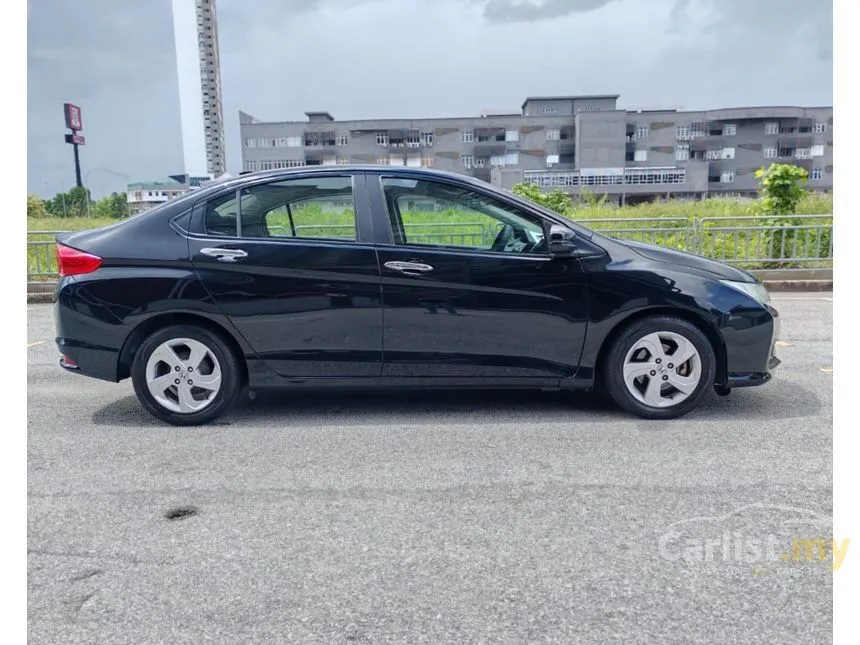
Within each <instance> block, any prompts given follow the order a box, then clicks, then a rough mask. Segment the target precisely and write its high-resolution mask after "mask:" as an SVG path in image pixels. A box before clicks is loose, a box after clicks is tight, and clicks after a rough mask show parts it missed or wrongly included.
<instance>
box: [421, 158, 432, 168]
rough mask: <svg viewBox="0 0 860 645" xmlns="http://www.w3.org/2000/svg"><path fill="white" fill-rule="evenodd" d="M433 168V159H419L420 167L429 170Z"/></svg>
mask: <svg viewBox="0 0 860 645" xmlns="http://www.w3.org/2000/svg"><path fill="white" fill-rule="evenodd" d="M432 166H433V157H421V167H422V168H431V167H432Z"/></svg>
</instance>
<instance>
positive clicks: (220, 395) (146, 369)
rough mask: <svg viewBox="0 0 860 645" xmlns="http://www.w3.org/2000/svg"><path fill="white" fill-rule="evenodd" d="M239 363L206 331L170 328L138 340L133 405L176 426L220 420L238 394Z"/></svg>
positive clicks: (183, 326) (222, 344) (213, 334)
mask: <svg viewBox="0 0 860 645" xmlns="http://www.w3.org/2000/svg"><path fill="white" fill-rule="evenodd" d="M239 360H240V359H239V358H238V357H237V356H236V355H235V353H234V352H233V350H232V349H231V348H230V346H229V345H227V343H225V342H224V341H223V340H222V339H221V338H220V337H219V336H218V335H217V334H215V333H213V332H211V331H209V330H208V329H204V328H202V327H197V326H196V325H188V324H184V325H171V326H169V327H164V328H163V329H159V330H157V331H155V332H153V333H152V334H151V335H150V336H149V337H148V338H147V339H146V340H144V341H143V343H142V344H141V346H140V349H139V350H138V351H137V354H136V355H135V357H134V362H133V363H132V369H131V378H132V383H133V384H134V391H135V394H137V398H138V400H139V401H140V402H141V404H142V405H143V407H144V408H146V410H147V411H148V412H149V413H150V414H152V415H153V416H154V417H156V418H157V419H160V420H161V421H165V422H167V423H170V424H172V425H176V426H192V425H202V424H205V423H208V422H210V421H212V420H213V419H216V418H217V417H219V416H221V414H223V413H224V412H225V411H226V410H227V409H228V408H229V407H230V406H231V405H232V404H233V403H234V402H235V400H236V398H237V396H238V395H239V392H240V390H241V386H242V370H241V364H240V362H239ZM195 363H196V364H195ZM189 368H190V369H189ZM195 378H196V379H197V383H196V384H195V383H194V379H195ZM177 381H179V384H178V385H177V383H176V382H177ZM150 384H152V386H150ZM154 392H155V393H154ZM180 395H181V396H180Z"/></svg>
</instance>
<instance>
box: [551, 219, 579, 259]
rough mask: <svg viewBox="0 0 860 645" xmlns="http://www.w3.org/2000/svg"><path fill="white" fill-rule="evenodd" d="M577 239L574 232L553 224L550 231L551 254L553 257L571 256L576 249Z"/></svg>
mask: <svg viewBox="0 0 860 645" xmlns="http://www.w3.org/2000/svg"><path fill="white" fill-rule="evenodd" d="M575 239H576V233H574V232H573V231H572V230H570V229H569V228H567V227H566V226H562V225H561V224H553V225H552V226H550V229H549V252H550V253H551V254H552V255H571V254H572V253H573V252H574V250H575V249H576V244H575V243H574V240H575Z"/></svg>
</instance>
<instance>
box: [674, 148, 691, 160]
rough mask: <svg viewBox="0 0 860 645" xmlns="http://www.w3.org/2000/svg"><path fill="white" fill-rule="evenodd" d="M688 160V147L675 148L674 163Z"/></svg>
mask: <svg viewBox="0 0 860 645" xmlns="http://www.w3.org/2000/svg"><path fill="white" fill-rule="evenodd" d="M689 159H690V146H689V145H686V144H680V145H677V146H675V161H687V160H689Z"/></svg>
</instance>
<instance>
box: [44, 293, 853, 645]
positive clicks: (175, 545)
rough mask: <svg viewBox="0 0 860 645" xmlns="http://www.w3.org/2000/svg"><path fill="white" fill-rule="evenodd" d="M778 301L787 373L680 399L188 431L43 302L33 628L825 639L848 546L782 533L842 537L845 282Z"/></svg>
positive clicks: (383, 403) (384, 400)
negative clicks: (837, 501)
mask: <svg viewBox="0 0 860 645" xmlns="http://www.w3.org/2000/svg"><path fill="white" fill-rule="evenodd" d="M776 299H777V306H778V308H779V309H780V311H781V312H782V315H783V333H782V337H783V342H782V343H781V344H780V348H779V351H780V354H781V356H782V358H783V360H784V363H783V365H782V366H781V368H780V371H779V373H778V376H777V378H776V379H775V380H774V381H773V382H771V383H770V384H768V385H766V386H764V387H762V388H755V389H750V390H746V391H744V390H738V391H735V392H734V393H733V394H732V395H731V396H730V397H728V398H718V397H716V396H714V397H712V398H711V399H709V400H708V402H707V403H706V405H705V406H704V407H703V408H702V409H701V410H699V411H697V412H694V413H692V414H691V415H689V416H688V417H685V418H684V419H682V420H680V421H675V422H668V423H666V422H645V421H640V420H636V419H633V418H631V417H628V416H626V415H624V414H622V413H620V412H618V411H617V410H615V409H614V408H612V407H609V406H607V405H605V404H602V403H599V402H597V401H594V400H592V399H591V398H590V397H586V396H576V397H573V398H571V397H569V396H562V395H557V394H539V393H538V394H535V393H523V394H511V393H501V394H484V393H478V394H464V393H452V394H439V393H435V394H434V393H428V394H377V395H371V396H368V395H355V394H353V395H348V396H344V395H315V396H309V395H306V394H305V395H284V396H269V397H266V398H265V399H264V400H260V399H257V400H256V401H254V402H253V403H250V402H248V403H243V404H242V405H241V406H239V407H238V408H237V409H235V410H234V411H232V412H231V413H230V414H228V415H227V416H225V417H224V418H223V420H222V421H221V422H220V423H218V424H217V425H215V426H211V427H205V428H191V429H181V428H173V427H166V426H162V425H159V424H158V423H157V422H156V421H155V420H154V419H152V418H151V417H149V416H148V415H147V414H146V413H145V412H144V411H143V410H142V409H141V408H140V407H139V406H138V404H137V401H136V399H135V398H134V395H133V392H132V388H131V384H130V383H129V382H123V383H121V384H110V383H102V382H98V381H94V380H90V379H85V378H82V377H76V376H74V375H70V374H65V373H63V372H61V371H60V368H59V367H58V366H57V353H56V349H55V347H54V345H53V340H52V338H53V326H52V325H53V322H52V318H51V309H50V306H49V305H29V306H28V321H29V327H28V329H29V331H28V334H29V337H28V339H29V340H28V344H29V345H28V352H29V366H28V394H27V399H28V406H29V421H28V435H29V440H28V485H29V505H28V506H29V514H28V530H29V536H28V537H29V555H28V563H29V596H28V604H29V633H30V640H31V641H32V642H34V643H40V644H50V643H63V644H68V643H101V644H104V643H171V644H172V643H206V642H212V643H231V644H233V643H262V642H272V643H282V642H296V643H434V644H438V643H532V642H534V643H538V642H539V643H547V642H552V643H615V642H618V643H626V644H630V643H648V644H654V643H694V642H695V643H816V644H819V643H824V642H829V641H830V638H831V618H832V609H831V603H832V584H831V580H832V577H831V574H830V568H831V567H830V565H831V562H830V559H827V560H824V561H819V559H818V557H817V555H816V556H815V557H814V558H813V561H812V562H809V561H807V560H806V559H805V557H804V556H803V555H802V553H801V554H800V555H798V554H796V553H794V552H793V551H791V550H790V548H789V547H788V546H787V545H789V544H790V540H791V539H793V538H813V537H818V536H821V537H824V538H826V539H827V540H829V539H830V534H829V531H830V530H831V529H830V528H829V524H830V515H831V513H832V506H831V495H832V478H831V475H832V473H831V457H832V371H831V369H830V368H831V365H832V333H831V326H832V317H831V311H832V302H831V298H830V294H826V293H825V294H778V295H777V296H776ZM184 507H193V509H192V510H194V511H196V514H193V515H186V516H181V515H182V513H181V511H182V509H183V508H184ZM171 512H173V513H175V514H178V515H180V516H181V517H179V518H178V519H167V517H166V515H168V514H170V513H171ZM793 554H794V555H797V556H798V557H800V560H801V561H799V562H797V561H795V558H794V556H793ZM848 557H852V556H851V555H849V556H848ZM854 557H856V556H854ZM783 558H786V559H783ZM837 575H838V573H837Z"/></svg>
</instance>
